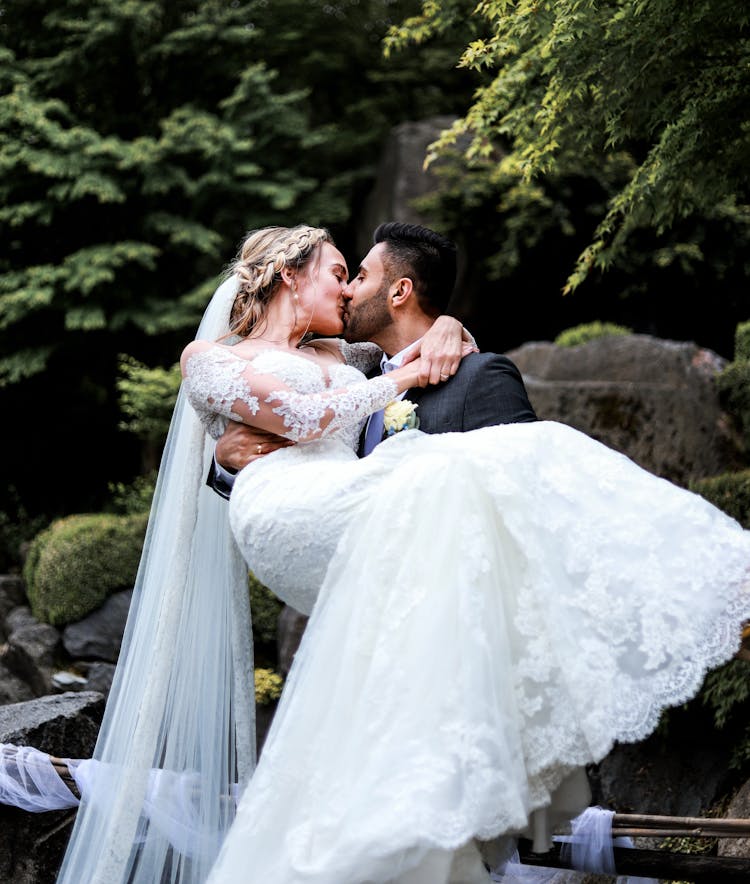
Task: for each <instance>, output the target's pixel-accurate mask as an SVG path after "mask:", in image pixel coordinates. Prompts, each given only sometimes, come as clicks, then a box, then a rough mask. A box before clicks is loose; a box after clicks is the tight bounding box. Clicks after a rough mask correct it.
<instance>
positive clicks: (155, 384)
mask: <svg viewBox="0 0 750 884" xmlns="http://www.w3.org/2000/svg"><path fill="white" fill-rule="evenodd" d="M119 369H120V377H119V378H118V380H117V391H118V393H119V405H120V409H121V410H122V413H123V414H124V415H125V418H126V419H125V420H124V421H123V422H122V423H121V424H120V429H122V430H126V431H127V432H129V433H134V434H135V435H136V436H138V437H140V438H141V439H143V440H144V441H147V442H163V441H164V439H165V437H166V435H167V430H168V429H169V422H170V420H171V418H172V410H173V409H174V404H175V400H176V399H177V392H178V390H179V389H180V383H181V381H182V377H181V375H180V366H179V363H175V364H174V365H173V366H171V368H158V367H157V368H149V367H148V366H146V365H143V363H141V362H138V360H137V359H133V357H132V356H121V357H120V362H119Z"/></svg>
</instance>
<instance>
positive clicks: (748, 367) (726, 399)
mask: <svg viewBox="0 0 750 884" xmlns="http://www.w3.org/2000/svg"><path fill="white" fill-rule="evenodd" d="M716 384H717V387H718V390H719V399H720V402H721V404H722V407H723V408H725V409H726V410H727V411H728V412H729V413H730V414H731V415H732V417H733V418H734V419H735V421H736V422H737V424H738V426H739V428H740V430H741V431H742V435H743V438H744V441H745V449H746V450H747V451H748V452H750V359H737V360H735V361H734V362H730V363H729V365H728V366H727V367H726V368H725V369H724V371H722V372H721V374H720V375H718V377H717V378H716Z"/></svg>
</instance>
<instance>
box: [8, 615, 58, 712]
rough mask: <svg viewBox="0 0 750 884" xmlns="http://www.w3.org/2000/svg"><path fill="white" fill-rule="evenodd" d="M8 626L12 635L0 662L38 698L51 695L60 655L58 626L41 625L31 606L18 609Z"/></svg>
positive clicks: (9, 620) (10, 618) (11, 616)
mask: <svg viewBox="0 0 750 884" xmlns="http://www.w3.org/2000/svg"><path fill="white" fill-rule="evenodd" d="M5 623H6V628H7V629H8V631H9V636H8V643H7V645H6V646H5V648H4V651H3V653H2V655H1V656H0V662H2V663H3V665H4V666H5V667H6V668H7V669H9V670H10V671H11V672H12V673H14V674H15V675H16V676H18V677H19V678H21V679H22V680H23V681H25V682H26V683H27V684H29V686H30V687H31V689H32V690H33V691H34V693H35V694H36V695H37V696H41V695H43V694H47V693H49V691H50V690H51V688H52V682H51V676H52V672H53V671H54V670H55V669H56V668H57V666H56V663H57V656H58V654H59V652H60V633H59V632H58V631H57V630H56V629H55V627H54V626H50V625H49V624H48V623H40V622H39V621H38V620H37V619H36V618H35V617H34V616H33V615H32V614H31V611H30V610H29V609H28V608H27V607H19V608H14V609H13V611H11V612H10V614H9V615H8V616H7V617H6V620H5Z"/></svg>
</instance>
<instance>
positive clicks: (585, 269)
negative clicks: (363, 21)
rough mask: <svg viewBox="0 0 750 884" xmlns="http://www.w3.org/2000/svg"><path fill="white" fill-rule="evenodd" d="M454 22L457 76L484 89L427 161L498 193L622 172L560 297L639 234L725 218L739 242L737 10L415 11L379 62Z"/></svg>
mask: <svg viewBox="0 0 750 884" xmlns="http://www.w3.org/2000/svg"><path fill="white" fill-rule="evenodd" d="M461 15H464V16H466V17H467V19H468V20H469V21H470V23H471V26H472V29H473V35H472V37H471V39H470V40H469V42H468V45H467V46H466V47H465V49H464V52H463V54H462V56H461V59H460V65H461V66H462V67H464V68H468V69H471V70H474V71H476V72H477V73H479V74H483V75H484V80H483V82H482V85H481V86H480V88H479V89H478V90H477V92H476V93H475V97H474V101H473V103H472V105H471V107H470V108H469V110H468V111H467V112H466V113H465V115H464V116H463V117H462V118H461V119H459V120H458V121H457V122H456V123H455V125H454V126H453V127H452V128H451V129H450V130H448V131H447V132H446V133H445V134H444V135H443V137H442V138H441V139H440V140H439V141H438V142H437V144H436V145H435V146H434V150H433V151H432V156H437V155H439V154H443V153H444V152H445V151H447V150H450V149H452V148H454V147H455V146H456V145H457V144H458V145H460V149H461V152H462V153H463V154H464V155H465V157H466V158H467V160H468V161H469V162H470V163H474V164H479V165H482V166H484V167H485V169H486V174H487V175H488V177H489V179H490V180H491V181H493V180H494V182H495V183H496V184H497V185H498V189H502V188H501V187H500V185H501V183H502V181H503V179H506V178H515V179H516V180H517V181H519V183H520V182H525V183H527V184H528V183H531V182H535V181H545V180H548V179H549V178H550V177H551V178H553V179H554V178H555V177H560V176H566V175H570V174H571V173H574V172H579V173H584V174H593V175H597V174H601V173H603V172H604V171H605V169H606V164H607V163H609V162H612V161H614V162H616V163H618V164H621V165H622V166H623V169H625V168H626V167H627V166H629V167H630V168H629V170H628V171H627V174H626V175H625V176H624V177H623V178H622V179H621V180H620V182H619V183H618V186H617V188H616V189H615V190H614V192H613V193H612V194H611V196H610V198H609V201H608V205H607V207H606V211H605V213H604V214H603V216H601V217H600V218H599V220H598V224H597V225H596V227H595V229H594V230H592V231H591V234H590V238H589V241H588V244H587V245H585V247H584V248H583V249H582V251H581V252H580V254H579V258H578V261H577V263H576V266H575V268H574V269H573V272H572V273H571V274H570V276H569V278H568V283H567V290H572V289H574V288H576V287H577V286H579V285H580V284H581V283H582V282H583V281H584V280H585V279H586V278H587V277H588V276H589V274H590V273H591V272H592V271H593V270H594V269H603V268H606V267H609V266H611V265H612V263H613V262H614V261H615V260H620V259H621V258H622V257H623V254H624V253H625V252H626V251H627V249H628V240H629V239H631V238H632V237H633V236H634V235H635V234H637V232H638V231H639V230H643V229H649V230H653V231H656V232H657V234H661V233H662V232H664V231H665V230H667V229H668V228H670V227H672V226H673V225H675V224H679V223H681V221H682V220H683V219H685V218H687V217H689V216H691V215H696V214H698V215H700V216H701V217H704V218H712V219H716V220H719V219H731V223H732V224H733V225H734V226H735V228H736V229H737V230H738V231H740V232H741V235H742V237H743V239H746V238H747V235H748V222H749V220H750V209H749V208H748V191H747V178H746V169H747V163H748V159H750V139H748V131H750V109H749V108H750V106H749V105H748V103H747V94H748V91H749V87H750V37H748V35H747V25H748V24H749V23H750V11H748V9H747V8H746V7H745V6H744V5H743V4H737V3H734V2H733V0H702V2H698V3H691V4H684V3H682V2H680V0H659V2H654V3H640V2H639V3H634V2H625V0H605V2H599V3H594V2H580V0H515V2H509V0H482V2H480V3H479V4H478V5H475V4H474V3H469V2H463V0H425V2H423V4H422V14H421V15H418V16H415V17H412V18H410V19H407V20H406V22H405V23H404V24H403V25H402V26H400V27H397V28H392V29H391V32H390V35H389V38H388V46H389V49H390V50H391V51H393V50H394V49H397V48H401V47H403V46H405V45H407V44H408V43H409V42H415V43H418V44H423V43H424V42H425V41H426V40H429V39H431V38H434V37H435V36H436V35H439V34H441V33H445V32H446V31H447V30H449V29H450V28H451V25H452V22H453V21H455V20H456V18H457V17H459V16H461ZM688 245H690V244H689V243H688ZM743 260H744V259H743ZM745 265H746V260H745ZM746 269H747V267H746Z"/></svg>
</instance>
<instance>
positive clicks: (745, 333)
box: [734, 320, 750, 362]
mask: <svg viewBox="0 0 750 884" xmlns="http://www.w3.org/2000/svg"><path fill="white" fill-rule="evenodd" d="M734 358H735V361H736V362H750V320H748V321H747V322H740V323H739V325H738V326H737V331H736V332H735V335H734Z"/></svg>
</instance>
